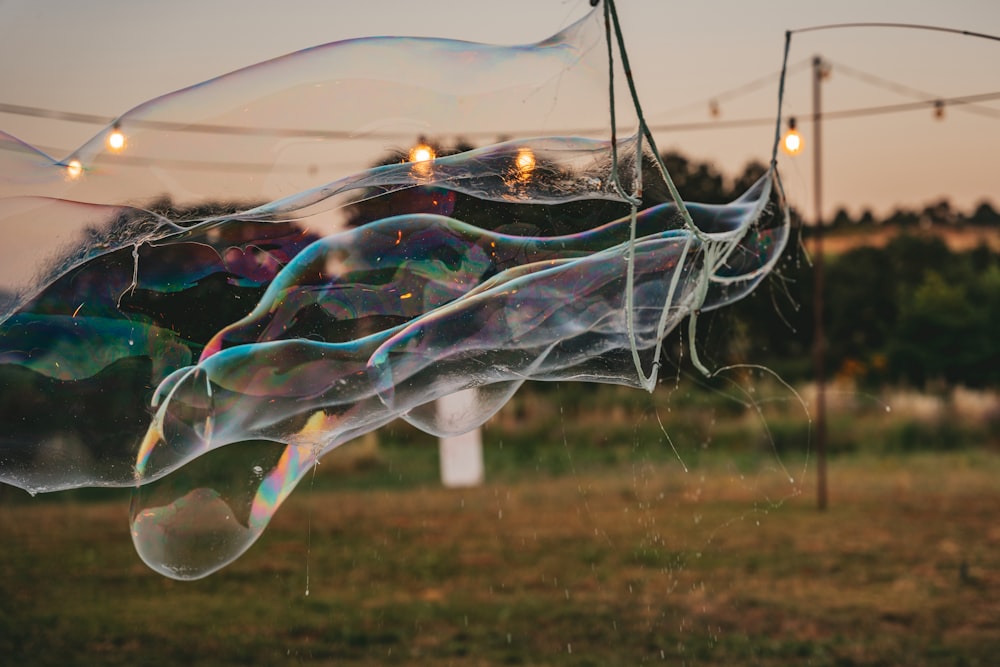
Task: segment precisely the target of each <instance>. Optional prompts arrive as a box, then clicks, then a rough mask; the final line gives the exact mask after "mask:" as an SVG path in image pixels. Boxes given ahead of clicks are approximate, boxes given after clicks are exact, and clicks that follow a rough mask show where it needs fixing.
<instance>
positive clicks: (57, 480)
mask: <svg viewBox="0 0 1000 667" xmlns="http://www.w3.org/2000/svg"><path fill="white" fill-rule="evenodd" d="M610 10H611V11H609V7H598V8H596V9H594V10H593V11H592V12H590V13H589V14H587V15H586V16H584V17H583V18H582V19H581V20H579V21H578V22H576V23H574V24H573V25H571V26H569V27H568V28H566V29H565V30H563V31H562V32H560V33H558V34H556V35H554V36H552V37H551V38H549V39H546V40H544V41H542V42H539V43H537V44H530V45H524V46H515V47H498V46H488V45H482V44H472V43H467V42H457V41H447V40H435V39H415V38H402V37H385V38H367V39H357V40H350V41H345V42H337V43H333V44H328V45H326V46H322V47H318V48H314V49H309V50H306V51H302V52H298V53H293V54H290V55H288V56H285V57H282V58H278V59H275V60H272V61H268V62H264V63H260V64H257V65H254V66H252V67H248V68H246V69H242V70H239V71H236V72H233V73H231V74H227V75H224V76H221V77H218V78H216V79H213V80H210V81H207V82H205V83H203V84H201V85H199V86H195V87H192V88H189V89H184V90H180V91H177V92H174V93H170V94H168V95H164V96H162V97H159V98H156V99H154V100H151V101H149V102H147V103H145V104H142V105H140V106H138V107H136V108H134V109H132V110H130V111H128V112H126V113H124V114H122V115H121V116H120V117H119V118H118V119H116V120H115V121H114V122H113V123H111V124H110V125H109V126H108V127H107V128H105V129H104V130H103V131H102V132H100V133H98V134H97V135H96V136H95V137H94V138H93V139H91V140H90V141H88V142H87V143H86V144H84V145H83V146H81V147H80V148H79V149H77V150H76V151H74V152H73V153H72V154H70V155H68V156H65V157H63V158H61V159H53V158H51V157H49V156H47V155H45V154H44V153H42V152H40V151H37V150H35V149H33V148H32V147H30V146H27V145H25V144H23V143H21V142H19V141H18V140H17V139H15V138H13V137H10V136H9V135H3V137H2V139H0V140H2V144H0V187H2V194H3V198H2V199H0V225H2V226H3V231H4V236H5V238H7V239H11V240H12V243H11V244H9V245H7V246H5V247H4V249H3V251H2V252H3V253H4V256H3V262H2V267H3V268H2V269H0V288H2V289H3V290H5V294H6V295H7V296H6V297H5V298H4V300H3V301H2V302H0V406H2V407H0V411H2V417H0V480H2V481H4V482H6V483H9V484H14V485H16V486H19V487H21V488H24V489H27V490H29V491H31V492H33V493H34V492H40V491H56V490H60V489H68V488H74V487H81V486H134V487H135V490H134V495H133V503H132V518H131V524H132V535H133V540H134V542H135V545H136V548H137V550H138V552H139V554H140V556H141V557H142V558H143V560H144V561H145V562H146V563H147V564H149V565H150V566H151V567H153V568H154V569H155V570H157V571H159V572H161V573H163V574H165V575H167V576H171V577H175V578H181V579H185V578H198V577H201V576H205V575H207V574H209V573H211V572H213V571H215V570H218V569H219V568H221V567H223V566H225V565H226V564H227V563H229V562H232V560H234V559H235V558H237V557H238V556H239V555H240V554H241V553H243V552H244V551H245V550H246V549H247V548H249V546H250V545H251V544H252V543H253V542H254V540H256V538H257V537H258V536H259V535H260V534H261V532H262V531H263V530H264V528H265V527H266V525H267V523H268V521H269V520H270V518H271V516H272V515H273V513H274V512H275V511H276V509H277V507H278V506H279V505H280V504H281V502H282V501H283V499H284V498H286V497H287V495H288V494H289V493H290V492H291V491H292V490H293V488H294V487H295V485H296V484H297V482H298V481H299V480H300V479H301V478H302V477H303V475H304V474H305V473H306V472H308V471H309V470H310V468H311V467H312V466H313V465H314V464H315V462H316V461H317V460H318V459H319V458H320V457H321V456H323V455H325V454H327V453H329V452H331V451H332V450H334V449H335V448H336V447H337V446H339V445H340V444H342V443H344V442H346V441H348V440H350V439H352V438H355V437H357V436H359V435H361V434H364V433H366V432H368V431H371V430H373V429H376V428H378V427H379V426H381V425H383V424H386V423H387V422H389V421H391V420H393V419H397V418H402V419H405V420H406V421H408V422H410V423H412V424H414V425H416V426H417V427H419V428H421V429H423V430H425V431H427V432H429V433H432V434H439V435H443V434H453V433H459V432H463V431H466V430H469V429H471V428H474V427H476V426H478V425H480V424H482V423H483V422H484V421H485V420H487V419H488V418H489V417H490V416H491V415H493V414H494V413H495V412H496V411H497V410H499V409H500V408H501V407H502V406H503V405H504V403H505V402H506V400H507V399H508V398H509V397H510V396H511V395H512V394H513V393H514V392H515V391H516V390H517V388H518V387H519V386H520V385H521V384H522V383H523V382H525V381H526V380H580V381H591V382H607V383H617V384H623V385H629V386H634V387H639V388H645V389H648V390H652V388H653V387H654V386H655V383H656V374H657V369H658V364H659V358H660V345H661V343H662V340H663V338H664V336H665V334H666V333H667V332H669V331H670V330H672V329H673V328H674V327H676V326H677V325H678V324H679V323H680V322H681V321H682V320H683V319H684V318H685V317H687V316H689V315H693V314H696V313H697V312H700V311H703V310H707V309H711V308H717V307H720V306H723V305H725V304H727V303H730V302H732V301H733V300H735V299H739V298H741V297H742V296H744V295H745V294H747V293H748V292H749V291H750V290H752V289H753V288H754V286H756V285H757V284H758V283H759V282H760V280H762V279H763V277H764V276H765V275H767V273H768V272H769V271H770V269H771V268H772V267H773V265H774V263H775V262H776V259H777V257H778V255H779V254H780V252H781V250H782V248H783V247H784V244H785V241H786V237H787V228H788V222H787V216H786V211H785V208H784V204H783V200H782V198H781V196H780V186H779V185H778V182H777V176H776V174H775V173H774V171H773V168H772V170H771V171H770V172H769V173H768V174H766V175H765V176H764V177H763V178H762V179H761V180H760V181H759V182H758V183H757V184H756V185H754V186H753V187H752V188H751V189H750V190H749V191H748V192H747V193H746V194H745V195H743V196H742V197H741V198H739V199H738V200H736V201H734V202H732V203H731V204H729V205H725V206H710V205H698V204H692V203H685V202H683V201H681V200H680V199H678V198H676V197H675V196H670V195H669V194H665V195H663V196H662V197H660V198H659V199H657V198H656V197H654V196H651V195H650V194H649V193H650V192H668V193H669V192H674V190H673V189H672V184H671V186H670V188H668V189H666V190H664V189H663V188H662V187H660V188H656V187H648V186H649V183H648V182H647V188H646V196H645V197H643V184H644V182H646V181H650V177H651V176H657V175H660V176H661V177H663V178H665V179H666V180H667V181H668V182H669V178H668V177H667V176H666V174H665V173H661V172H657V171H656V170H655V164H656V156H655V153H654V151H652V150H650V148H649V147H648V146H649V141H650V140H651V137H649V136H648V134H647V133H646V132H645V131H644V126H643V123H642V121H641V119H640V118H639V117H638V116H637V112H638V107H637V101H636V100H634V99H633V92H634V91H633V90H632V89H631V87H630V86H629V85H628V84H630V83H631V82H630V80H629V78H628V76H627V75H626V74H625V70H623V69H622V68H620V66H619V65H618V64H617V63H618V62H620V59H616V58H614V57H613V55H614V53H615V52H616V51H617V52H618V53H620V54H621V55H622V56H624V55H625V54H624V50H623V45H622V44H621V43H620V40H617V39H615V38H614V37H611V35H613V33H612V31H611V30H610V27H611V25H612V22H613V19H615V18H616V17H614V16H613V7H610ZM609 40H610V44H609ZM571 111H572V113H570V112H571ZM588 114H589V116H588ZM570 116H571V117H572V118H574V119H576V121H577V122H578V123H580V124H579V126H575V127H574V128H571V129H572V131H570V132H568V131H567V128H566V126H565V121H564V120H563V119H564V118H567V117H570ZM581 118H584V121H583V122H580V119H581ZM476 146H479V147H476ZM464 390H471V391H472V392H473V394H474V396H475V401H474V404H473V408H472V409H470V410H469V411H467V412H466V413H463V414H462V415H461V416H455V415H452V416H450V417H449V418H447V419H445V418H443V417H442V416H441V415H439V414H438V412H437V411H436V410H435V408H434V401H435V400H436V399H438V398H440V397H442V396H445V395H448V394H451V393H454V392H457V391H464Z"/></svg>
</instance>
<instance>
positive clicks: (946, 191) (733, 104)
mask: <svg viewBox="0 0 1000 667" xmlns="http://www.w3.org/2000/svg"><path fill="white" fill-rule="evenodd" d="M618 4H619V13H620V15H621V18H622V21H623V24H624V25H623V28H624V31H625V39H626V42H627V44H628V46H629V49H630V54H631V56H632V59H633V70H634V73H635V78H636V81H637V84H638V86H639V92H640V95H641V97H642V100H643V104H644V106H645V109H646V112H647V115H648V116H649V119H650V121H651V123H652V124H670V123H686V122H695V123H700V122H705V121H709V120H710V115H709V100H710V99H712V98H713V97H719V99H720V103H719V109H720V115H719V117H718V120H719V121H727V120H736V119H743V118H767V117H771V118H773V117H774V114H775V110H776V82H777V79H776V77H775V78H774V79H773V80H772V81H771V82H770V83H768V85H766V86H763V87H761V88H759V89H758V90H757V91H756V92H753V93H749V94H743V95H735V96H730V97H727V96H725V95H723V93H725V92H726V91H730V90H733V89H737V88H739V87H740V86H742V85H744V84H747V83H749V82H752V81H754V80H757V79H759V78H760V77H764V76H766V75H769V74H772V73H775V72H777V70H778V69H779V67H780V64H781V54H782V49H783V44H784V32H785V30H786V29H795V28H801V27H805V26H810V25H816V24H823V23H831V22H855V21H898V22H906V23H921V24H932V25H940V26H947V27H953V28H960V29H967V30H973V31H977V32H985V33H991V34H1000V3H997V2H994V1H992V0H979V1H976V0H964V1H962V0H958V1H954V2H948V3H944V2H923V1H919V0H883V1H881V2H871V1H870V0H864V1H861V0H840V1H838V2H826V3H817V2H803V1H801V0H799V1H792V0H779V1H761V2H756V3H751V2H745V1H742V0H716V1H708V2H674V1H668V0H655V1H654V0H619V3H618ZM587 7H588V3H587V2H586V0H573V1H565V0H503V1H499V0H497V1H482V0H479V1H476V2H461V3H459V2H448V1H445V0H421V1H420V2H414V1H412V0H364V1H358V2H341V1H337V0H285V1H284V2H282V3H275V2H241V1H237V0H174V1H173V2H169V3H167V2H136V1H135V0H128V1H126V0H106V1H104V2H92V3H67V2H64V1H62V0H0V62H3V63H4V67H3V68H2V69H0V103H5V104H16V105H25V106H36V107H43V108H50V109H58V110H64V111H75V112H83V113H90V114H99V115H106V116H108V117H114V116H117V115H119V114H121V113H122V112H124V111H125V110H127V109H129V108H131V107H133V106H135V105H137V104H140V103H141V102H143V101H145V100H147V99H150V98H152V97H156V96H158V95H161V94H164V93H167V92H170V91H172V90H175V89H178V88H181V87H184V86H188V85H192V84H195V83H198V82H200V81H203V80H205V79H208V78H210V77H213V76H217V75H219V74H223V73H225V72H228V71H231V70H233V69H237V68H239V67H243V66H247V65H251V64H253V63H255V62H258V61H261V60H264V59H267V58H272V57H275V56H279V55H282V54H285V53H288V52H291V51H295V50H298V49H302V48H306V47H310V46H314V45H317V44H321V43H325V42H329V41H335V40H340V39H346V38H351V37H362V36H370V35H393V34H394V35H424V36H437V37H450V38H459V39H465V40H470V41H483V42H492V43H501V44H516V43H528V42H532V41H536V40H539V39H542V38H544V37H546V36H548V35H550V34H552V33H554V32H556V31H557V30H558V29H560V28H561V27H563V26H565V25H566V24H568V23H569V22H570V21H571V20H573V19H574V18H576V17H579V16H580V15H581V14H583V13H584V12H585V11H586V9H587ZM813 54H820V55H822V56H823V57H824V58H825V59H827V60H829V61H830V62H831V63H832V64H833V72H832V76H831V78H830V79H829V80H828V81H826V82H824V84H823V86H822V89H823V99H824V108H825V110H826V111H835V110H840V109H854V108H861V107H873V106H881V105H887V104H896V103H904V102H909V101H912V100H913V99H914V98H917V99H920V98H921V95H920V94H919V93H913V96H911V97H908V96H906V95H904V94H900V93H899V92H894V91H892V90H889V89H887V86H886V85H885V84H882V85H872V84H871V83H865V82H864V81H862V80H860V79H859V78H858V74H857V72H862V73H868V74H871V75H875V76H877V77H880V78H881V79H883V80H887V81H890V82H892V83H894V84H899V85H900V86H906V87H909V88H910V89H917V90H919V91H923V92H926V93H929V94H930V95H931V96H932V97H941V98H947V97H954V96H965V95H975V94H981V93H993V92H997V91H1000V76H998V75H997V72H1000V67H998V65H1000V42H990V41H986V40H977V39H971V38H967V37H959V36H952V35H944V34H939V33H927V32H912V31H898V30H897V31H891V30H878V29H855V30H841V31H831V32H819V33H804V34H799V35H796V36H795V37H794V38H793V43H792V51H791V56H790V59H789V61H790V63H792V64H795V63H799V62H801V61H804V60H806V59H808V58H810V57H811V56H812V55H813ZM838 65H840V66H841V68H840V69H839V70H838ZM844 67H846V68H848V69H844ZM810 91H811V89H810V79H809V74H808V71H807V68H806V67H804V66H800V67H799V69H798V70H796V73H793V74H791V75H790V76H789V79H788V83H787V97H786V115H787V114H789V113H790V114H793V115H797V116H798V117H799V118H800V127H801V129H802V130H803V134H804V136H805V139H806V142H807V148H808V142H810V141H811V127H810V126H809V124H808V123H805V122H801V121H804V120H805V118H804V117H805V116H808V115H809V114H810V113H811V103H810V94H811V93H810ZM595 103H598V104H601V103H603V102H602V101H601V100H596V101H595ZM984 106H989V108H988V109H983V108H980V109H979V110H978V112H977V113H968V112H963V111H961V110H960V109H958V108H957V107H950V108H948V109H947V110H946V112H945V117H944V119H942V120H935V119H934V118H933V114H932V112H931V110H930V109H926V110H919V111H911V112H906V113H896V114H890V115H882V116H868V117H861V118H855V119H850V120H830V121H827V122H825V123H824V126H823V127H824V130H823V134H824V167H823V170H824V181H823V190H824V200H825V203H826V207H825V208H826V209H827V211H828V212H829V211H832V209H833V208H834V207H835V206H837V205H846V206H848V207H849V208H850V209H852V210H853V211H855V212H857V211H860V209H861V208H862V207H865V206H871V207H874V208H875V209H876V210H878V211H885V210H887V209H889V208H891V207H892V206H893V205H894V204H896V203H902V204H905V205H907V206H911V207H914V206H921V205H924V204H927V203H929V202H931V201H934V200H936V199H939V198H941V197H949V198H950V199H951V200H952V201H953V202H954V203H955V204H957V205H958V206H960V207H963V208H968V207H970V206H971V205H972V204H973V203H975V202H976V201H978V200H980V199H982V198H984V197H989V198H992V199H993V200H994V201H995V202H1000V193H998V192H997V186H996V184H997V182H998V178H997V173H998V166H1000V101H998V100H994V101H990V102H986V103H984ZM566 125H567V126H568V127H573V126H574V122H573V119H572V118H567V119H566ZM0 129H2V130H4V131H6V132H8V133H10V134H13V135H15V136H17V137H19V138H21V139H23V140H25V141H27V142H28V143H32V144H36V145H43V146H54V147H59V148H63V149H65V150H66V152H67V153H68V152H69V151H71V150H72V149H74V148H76V147H77V146H78V145H80V144H82V143H84V141H86V140H87V139H89V138H90V137H91V136H92V135H93V134H94V133H96V132H97V131H98V130H99V129H101V128H100V127H95V126H89V125H81V124H69V123H65V122H61V121H54V120H47V119H29V118H25V117H21V116H16V115H10V114H4V113H0ZM772 140H773V128H772V127H769V126H752V127H745V128H740V129H731V128H725V127H721V126H720V127H718V128H711V129H709V130H698V131H687V132H662V133H658V141H659V143H660V147H661V149H677V150H680V151H682V152H684V153H686V154H688V155H689V156H691V157H694V158H698V159H704V160H711V161H713V162H715V163H716V164H717V165H718V166H719V167H720V168H722V169H723V170H725V171H727V172H729V173H732V172H734V171H735V170H737V169H739V168H740V167H741V166H742V165H743V164H744V163H745V162H746V161H747V160H749V159H752V158H758V159H766V158H767V157H768V155H769V152H770V147H771V143H772ZM60 157H61V156H60ZM811 160H812V158H811V155H809V154H808V152H807V153H803V154H802V155H801V156H800V157H798V158H795V159H791V158H783V159H782V161H781V168H782V173H783V176H784V178H785V182H786V186H787V189H788V192H789V197H790V199H791V201H792V203H793V204H794V205H797V206H799V207H801V208H802V209H803V210H804V212H806V213H807V215H811V211H812V208H811V206H812V204H811V202H812V169H811Z"/></svg>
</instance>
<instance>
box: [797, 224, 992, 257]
mask: <svg viewBox="0 0 1000 667" xmlns="http://www.w3.org/2000/svg"><path fill="white" fill-rule="evenodd" d="M902 233H907V234H914V233H916V234H920V235H922V236H928V237H933V238H939V239H941V240H942V241H944V242H945V245H947V246H948V249H949V250H951V251H952V252H967V251H969V250H972V249H974V248H977V247H979V246H981V245H985V246H987V247H988V248H989V249H990V250H992V251H993V252H1000V234H998V233H997V230H996V229H991V228H986V227H974V226H961V227H954V228H948V227H944V226H941V225H934V226H931V227H926V228H918V229H904V228H902V227H899V226H896V225H882V226H879V227H868V228H867V229H857V230H850V229H831V230H829V231H827V233H826V234H824V235H823V250H824V251H825V253H826V254H831V255H839V254H841V253H844V252H847V251H848V250H853V249H854V248H863V247H868V248H884V247H885V246H886V245H887V244H888V243H889V241H891V240H892V239H894V238H896V237H897V236H899V235H900V234H902ZM804 242H805V244H806V247H807V248H810V249H811V248H812V244H813V239H812V238H810V235H807V236H806V238H805V239H804Z"/></svg>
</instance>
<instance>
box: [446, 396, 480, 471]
mask: <svg viewBox="0 0 1000 667" xmlns="http://www.w3.org/2000/svg"><path fill="white" fill-rule="evenodd" d="M475 392H476V390H475V389H465V390H462V391H459V392H456V393H454V394H448V395H447V396H442V397H441V398H439V399H438V400H437V411H438V419H439V421H440V422H441V423H443V424H447V423H449V422H454V421H460V420H461V416H462V415H463V414H465V413H467V412H469V411H470V410H472V409H473V406H474V405H475V400H476V393H475ZM438 452H439V454H440V459H441V483H442V484H444V485H445V486H447V487H461V486H479V485H480V484H482V483H483V477H484V468H483V436H482V432H481V430H480V429H479V428H474V429H473V430H471V431H469V432H468V433H462V434H461V435H453V436H446V437H443V438H441V439H440V441H439V446H438Z"/></svg>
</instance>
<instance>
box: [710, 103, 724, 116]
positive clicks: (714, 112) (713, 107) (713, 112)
mask: <svg viewBox="0 0 1000 667" xmlns="http://www.w3.org/2000/svg"><path fill="white" fill-rule="evenodd" d="M720 113H721V112H720V111H719V100H715V99H712V100H709V101H708V115H709V116H711V117H712V118H718V117H719V114H720Z"/></svg>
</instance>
